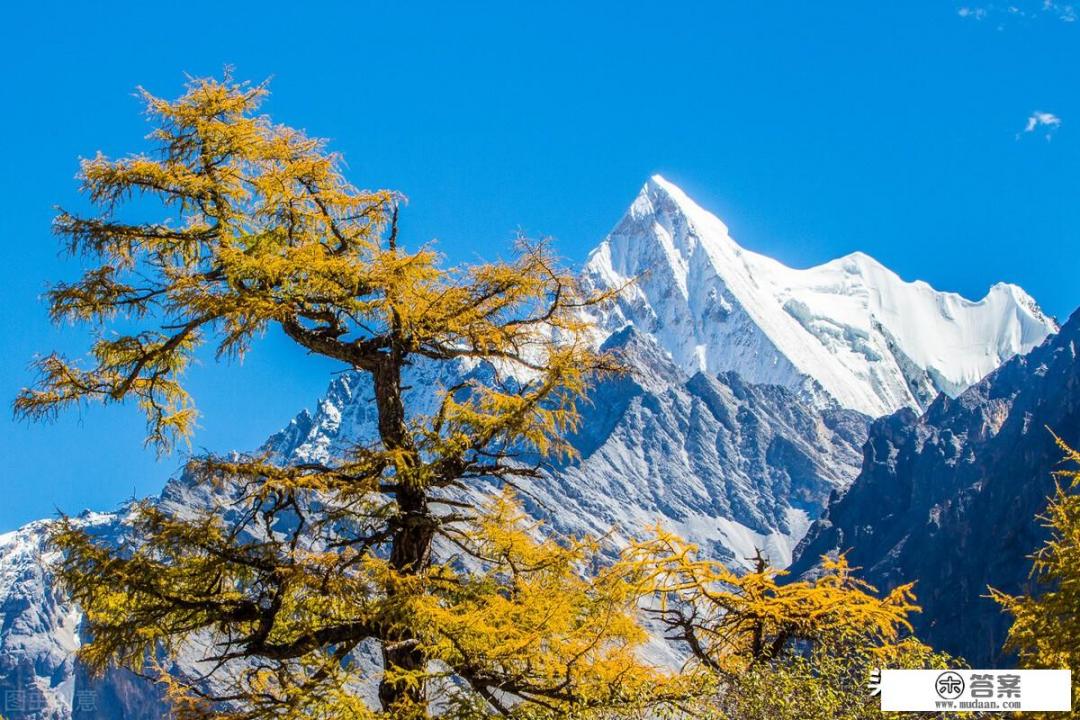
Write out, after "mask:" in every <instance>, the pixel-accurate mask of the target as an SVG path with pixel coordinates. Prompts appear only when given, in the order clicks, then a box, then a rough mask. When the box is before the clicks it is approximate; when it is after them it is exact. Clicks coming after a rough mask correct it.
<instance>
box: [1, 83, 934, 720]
mask: <svg viewBox="0 0 1080 720" xmlns="http://www.w3.org/2000/svg"><path fill="white" fill-rule="evenodd" d="M266 92H267V89H266V87H265V86H262V85H260V86H250V85H246V84H239V83H235V82H233V81H231V80H230V79H228V78H226V79H225V80H224V81H217V80H211V79H199V80H193V81H192V82H191V83H190V84H189V86H188V89H187V92H186V93H185V94H184V95H183V96H182V97H180V98H179V99H177V100H164V99H161V98H158V97H155V96H153V95H150V94H149V93H145V92H144V93H143V98H144V100H145V102H146V105H147V110H148V114H149V116H150V118H151V119H152V121H154V122H155V125H156V128H155V130H154V132H153V133H152V134H151V139H152V140H153V141H154V142H155V143H156V144H157V147H156V150H155V152H154V153H152V154H142V155H134V156H130V157H127V158H123V159H119V160H115V159H109V158H106V157H103V156H97V157H95V158H92V159H90V160H87V161H85V162H84V163H83V165H82V172H81V177H82V183H83V189H84V191H85V192H86V194H87V195H88V196H89V198H90V200H91V201H92V202H93V203H95V204H96V205H97V208H98V210H99V213H98V214H97V215H95V216H91V217H80V216H76V215H73V214H70V213H67V212H61V213H60V215H59V216H58V217H57V219H56V226H55V227H56V231H57V232H58V233H59V234H60V235H61V236H63V237H64V238H65V239H66V241H67V245H68V248H69V250H71V252H73V253H78V254H80V255H84V256H85V257H86V258H87V261H88V264H89V265H90V267H89V268H88V269H87V270H86V271H85V272H84V274H83V275H82V277H81V278H80V279H79V280H77V281H75V282H72V283H61V284H59V285H57V286H55V287H54V288H53V290H52V291H51V292H50V294H49V301H50V312H51V314H52V317H53V318H54V320H56V321H73V322H81V323H88V324H89V325H90V327H91V330H92V332H93V335H94V338H95V339H94V342H93V346H92V352H91V355H90V363H89V366H88V367H80V366H79V364H77V363H75V362H72V361H70V360H68V359H66V358H63V357H61V356H60V355H57V354H52V355H48V356H46V357H45V358H44V359H42V360H41V361H39V363H38V369H39V371H40V374H41V377H40V381H39V382H38V384H37V385H36V386H34V387H32V388H28V389H25V390H24V391H23V392H22V393H21V394H20V395H19V397H18V399H17V400H16V410H17V411H18V412H19V413H21V414H23V415H26V416H30V417H41V416H47V415H49V414H51V413H54V412H56V411H57V410H59V409H60V408H63V407H65V406H69V405H73V404H78V403H82V402H88V401H101V402H106V403H113V402H117V403H119V402H124V401H127V400H133V401H134V402H135V403H136V404H137V405H138V406H139V407H140V408H141V410H142V412H143V413H144V414H145V416H146V420H147V425H148V440H149V441H150V442H152V443H154V444H156V445H157V446H158V447H159V448H161V449H162V450H167V449H169V448H170V446H171V445H172V444H173V443H174V442H175V441H176V440H178V439H184V438H187V437H188V436H189V435H190V433H191V431H192V429H193V427H194V422H195V417H196V416H195V410H194V405H193V402H192V399H191V398H190V397H189V396H188V395H187V393H186V392H185V390H184V387H183V384H182V379H183V374H184V372H185V370H186V368H187V367H188V365H189V364H190V363H191V362H192V360H193V358H194V357H195V354H196V352H198V350H199V348H200V347H202V346H203V345H204V344H211V345H212V346H213V347H215V349H216V351H217V354H218V355H219V356H229V355H237V354H242V353H244V352H246V351H248V349H249V348H250V346H251V345H252V341H253V339H254V338H255V337H256V335H258V334H261V333H262V332H263V331H265V330H267V329H268V328H272V327H277V328H279V329H280V330H282V331H283V332H284V333H285V335H287V336H288V337H289V338H290V339H292V340H293V341H294V342H296V343H297V344H298V345H299V346H301V347H302V348H304V349H305V350H307V351H309V352H311V353H315V354H319V355H322V356H324V357H327V358H331V359H333V360H335V361H338V362H340V363H341V364H342V365H343V366H344V367H345V368H347V369H351V370H353V371H355V372H357V373H360V374H362V375H364V376H365V378H366V380H368V381H370V383H371V388H372V390H373V395H374V402H373V410H374V414H375V416H376V425H377V430H378V433H377V439H376V440H375V441H374V442H372V443H370V444H367V445H356V446H354V447H349V448H345V449H344V450H343V451H342V452H341V453H340V455H339V456H337V457H333V458H329V459H327V460H325V461H322V462H315V461H311V462H303V463H297V464H293V465H282V464H281V461H282V458H276V457H271V456H269V455H266V454H257V455H250V456H245V455H233V456H229V457H225V458H215V457H203V458H196V459H194V460H192V461H191V462H190V463H189V464H188V467H187V469H186V473H187V478H186V480H187V482H190V483H192V484H194V485H196V486H198V487H199V488H200V489H201V490H204V491H205V492H206V493H208V495H209V496H210V497H213V498H214V499H215V500H216V501H217V502H218V504H219V505H220V508H219V510H220V512H218V513H214V512H210V511H200V510H197V509H195V508H184V509H182V510H180V511H178V509H176V508H168V507H167V506H165V505H155V504H152V503H138V504H135V505H133V506H132V507H131V508H130V516H129V523H128V530H129V538H128V541H127V542H126V543H125V544H124V545H123V546H122V547H120V548H115V547H110V546H108V545H106V544H103V543H101V542H100V541H99V540H98V539H97V538H96V537H95V536H94V535H93V532H92V529H86V528H84V527H82V526H81V525H80V524H79V523H78V522H75V521H71V520H68V519H66V518H65V519H62V520H61V521H60V522H59V523H58V524H57V526H56V530H55V532H54V534H53V542H54V544H55V546H56V548H57V549H59V550H60V551H61V555H62V560H61V561H60V566H59V577H60V579H61V581H62V582H63V584H64V586H65V587H66V588H67V590H68V591H69V592H70V593H71V594H72V596H73V598H74V599H75V600H76V601H77V602H78V603H79V604H80V605H81V606H82V608H83V609H84V611H85V613H86V618H87V624H88V629H89V632H90V635H91V637H92V640H91V641H90V642H88V643H86V644H84V645H83V647H82V648H81V650H80V656H81V658H82V660H83V661H84V662H86V663H87V665H88V666H89V667H90V669H91V670H94V671H102V670H104V669H105V668H106V667H108V666H110V665H122V666H125V667H129V668H133V669H136V670H142V671H144V672H147V673H149V674H151V675H154V676H156V677H158V679H159V680H160V681H161V682H162V683H163V684H164V686H165V689H166V692H167V695H168V698H169V699H170V701H171V703H172V705H173V708H174V711H175V713H176V715H177V717H179V718H182V719H184V720H194V719H195V718H207V717H216V718H221V719H223V720H257V719H263V718H282V719H292V718H296V719H297V720H299V719H300V718H304V719H309V718H327V719H329V718H340V717H354V718H360V719H361V720H363V719H364V718H374V717H384V718H388V717H393V718H402V719H406V718H425V717H428V715H429V712H430V709H431V708H430V701H432V700H437V704H438V706H439V707H440V708H441V709H442V710H443V711H444V716H445V717H447V718H454V717H457V718H480V717H486V716H489V715H490V714H492V713H495V714H499V715H503V716H507V717H516V718H522V719H525V718H536V719H539V718H550V719H552V720H554V719H555V718H577V719H579V720H607V719H609V718H610V719H614V718H642V719H644V718H659V717H676V716H684V715H685V714H686V713H689V712H696V711H695V710H694V707H693V706H694V704H695V703H697V702H698V701H699V700H701V699H704V702H705V703H706V704H705V706H704V707H706V708H708V707H709V705H708V703H709V702H711V699H713V698H715V697H717V693H718V692H719V693H724V692H727V691H728V690H730V689H731V688H732V687H734V686H733V685H732V684H731V677H732V673H739V672H745V671H747V670H749V669H753V671H754V672H756V673H757V672H764V671H765V670H766V668H768V667H773V666H774V664H775V663H778V662H781V661H785V662H786V661H788V660H790V659H792V658H795V657H797V656H798V653H794V652H793V650H792V648H793V647H795V646H796V645H797V644H808V645H810V646H813V647H814V648H816V649H817V650H822V649H824V650H827V652H828V653H830V655H829V656H830V657H843V656H844V655H843V653H847V652H855V651H861V649H864V648H869V649H870V651H872V652H874V653H877V654H878V656H881V657H884V656H885V655H887V654H888V653H892V652H895V651H897V650H898V648H900V647H902V646H903V644H904V642H905V641H903V640H902V639H901V636H902V632H903V631H904V630H905V629H906V628H907V621H906V616H907V614H908V613H909V612H911V611H913V610H915V609H916V608H915V607H914V605H913V604H912V596H911V588H910V586H902V587H900V588H898V589H896V590H894V591H893V592H892V593H890V594H888V595H887V596H886V597H885V598H883V599H879V598H876V597H875V596H874V595H873V591H872V588H869V587H868V586H866V585H864V584H862V583H860V582H859V581H857V580H856V579H855V578H854V577H853V575H852V573H851V569H850V568H849V567H848V566H847V564H846V561H845V560H844V558H843V557H841V558H839V559H837V560H836V561H833V562H831V563H828V564H827V565H826V568H825V574H824V576H823V577H822V578H821V579H819V580H818V581H816V582H814V583H807V582H792V583H782V582H779V580H778V576H779V573H777V572H775V571H773V570H770V569H769V568H767V567H766V566H765V563H764V562H763V561H762V562H761V563H760V565H759V567H758V568H757V569H756V570H755V571H753V572H750V573H746V574H742V575H740V574H736V573H734V572H731V571H730V570H728V569H727V568H725V567H724V566H722V565H720V564H718V563H716V562H713V561H710V560H707V559H702V558H700V557H699V554H698V552H697V550H696V548H694V547H693V546H691V545H687V544H686V543H684V542H683V541H681V540H680V539H678V538H676V537H674V536H672V535H670V534H667V533H663V532H658V533H657V535H656V537H654V538H653V539H651V540H649V541H645V542H641V543H637V544H634V545H632V546H631V547H630V548H629V549H627V550H626V552H625V553H623V554H622V555H621V556H620V557H618V558H617V559H615V557H614V556H616V555H618V553H616V552H614V550H613V549H612V548H610V547H607V548H605V547H602V544H601V543H600V542H599V541H598V540H596V539H589V538H580V539H576V540H566V539H557V538H554V537H551V536H550V534H549V533H548V532H547V531H546V530H545V528H543V527H542V526H539V525H538V524H536V523H534V522H531V521H530V520H528V518H527V517H526V515H525V514H524V512H523V511H522V509H521V507H520V506H519V504H518V503H517V501H516V500H515V499H514V497H513V495H511V494H510V493H509V491H507V490H506V489H505V488H506V487H507V486H509V487H513V486H515V480H516V479H518V478H522V477H535V476H537V475H538V474H540V473H542V472H544V469H543V462H544V460H545V458H548V457H552V456H556V457H560V456H561V457H567V456H568V455H571V454H572V447H571V446H570V444H569V443H568V442H567V441H566V439H565V438H566V435H567V433H569V432H572V431H573V430H575V429H576V428H577V427H578V422H579V419H580V417H579V414H578V411H577V407H576V406H577V402H578V401H579V400H580V398H581V396H582V394H583V393H584V392H585V390H586V389H587V387H588V385H589V383H590V382H591V381H592V379H593V377H594V376H595V375H596V374H598V373H605V372H611V371H616V370H618V365H617V363H616V362H615V361H614V360H613V359H612V358H610V357H608V356H607V355H604V354H602V353H599V352H598V351H597V350H596V349H595V347H594V345H593V344H592V338H591V336H590V327H589V326H588V324H587V322H586V320H585V317H586V314H585V313H583V312H582V309H583V308H585V307H587V306H590V305H593V304H596V303H601V302H605V301H606V300H608V299H609V296H608V295H606V294H605V295H593V294H590V293H589V292H587V291H586V290H585V289H583V288H582V287H580V286H579V285H578V283H577V282H576V280H575V279H574V278H573V277H572V276H571V275H569V274H568V273H567V272H565V271H564V270H562V269H560V267H559V264H558V262H557V259H556V258H554V257H553V256H552V255H551V253H550V251H549V249H548V248H547V247H546V246H545V245H544V244H542V243H529V242H526V241H522V242H520V243H519V244H518V246H517V247H516V248H515V255H514V257H513V258H512V259H511V260H509V261H506V262H501V261H500V262H491V263H484V264H477V265H473V266H468V267H458V268H448V267H444V265H443V260H442V258H441V257H440V256H439V255H438V253H436V252H435V251H434V250H433V249H432V248H430V247H423V246H421V247H419V249H414V250H411V251H410V250H406V249H405V248H404V247H403V245H402V244H401V243H400V242H399V237H398V225H397V219H398V210H399V203H400V199H401V198H400V197H399V196H398V195H396V194H395V193H393V192H389V191H383V190H379V191H366V190H359V189H356V188H354V187H353V186H352V185H350V184H349V183H348V182H347V181H346V179H345V178H344V176H343V175H342V172H341V162H340V159H339V158H338V157H337V156H335V155H334V154H332V153H330V152H328V151H327V149H326V147H325V143H324V142H323V141H321V140H317V139H312V138H308V137H306V136H305V135H303V134H302V133H300V132H298V131H296V130H293V129H291V128H288V127H285V126H282V125H278V124H275V123H273V122H271V120H270V119H269V118H267V117H266V116H265V115H261V114H259V113H258V108H259V104H260V102H261V100H262V99H263V98H264V97H265V95H266ZM134 196H145V199H147V200H150V199H156V200H157V201H159V205H160V210H161V216H160V217H159V219H158V220H156V221H154V222H136V221H127V220H125V219H124V218H125V215H124V212H123V211H124V208H125V207H126V203H127V202H128V201H129V200H130V199H131V198H132V197H134ZM140 212H141V213H142V212H145V211H144V209H143V207H140ZM95 263H96V264H95ZM133 328H134V329H133ZM461 362H467V363H471V364H473V365H479V366H481V367H482V368H483V369H484V370H485V372H486V374H484V373H478V374H474V375H472V376H468V377H473V378H476V377H485V378H486V379H485V380H483V381H480V380H476V379H469V380H465V381H462V382H461V383H460V384H457V385H453V386H451V387H430V388H418V389H415V390H416V391H418V392H424V391H427V392H429V393H431V396H430V397H428V398H425V401H424V403H423V405H424V407H428V408H435V409H434V411H432V412H431V413H430V415H423V414H421V413H419V412H417V411H416V408H415V407H410V397H412V396H410V395H408V394H406V393H405V392H404V388H403V372H404V371H405V369H406V368H408V367H409V366H410V365H414V364H417V363H426V364H431V365H433V366H435V367H436V368H437V367H438V366H440V365H441V366H444V367H446V366H449V367H450V368H451V370H450V371H449V372H447V373H445V374H444V376H447V377H452V376H454V374H455V372H456V371H454V370H453V368H454V367H455V364H457V363H461ZM457 374H458V375H461V373H457ZM239 419H240V420H241V421H242V420H243V419H242V418H239ZM500 487H502V488H503V491H501V492H500V491H499V490H498V488H500ZM483 498H487V500H483ZM643 617H648V618H649V619H650V621H655V622H659V623H660V624H661V626H664V627H666V628H667V630H669V631H670V633H669V635H670V636H671V637H672V639H674V640H675V641H676V642H679V643H684V644H685V645H686V646H688V647H689V649H690V652H691V654H692V656H693V657H694V658H695V660H696V663H693V664H691V666H688V667H687V668H684V670H683V672H681V673H670V672H667V671H663V670H661V669H658V668H656V667H652V666H651V665H650V664H649V663H647V662H644V661H643V660H642V650H643V646H644V645H645V643H646V642H647V641H649V639H650V638H649V636H648V635H647V634H646V631H645V629H644V627H645V623H644V622H643ZM182 649H186V650H187V651H188V652H198V653H201V657H202V659H203V660H204V663H203V665H202V667H203V668H205V669H206V670H207V671H208V673H209V675H210V679H211V680H212V681H213V682H210V683H205V682H202V681H201V679H200V678H190V677H181V676H178V675H175V674H173V673H172V672H171V668H172V667H173V664H172V663H171V659H172V658H174V657H175V656H176V654H177V653H179V652H180V651H181V650H182ZM373 650H374V651H376V652H377V653H378V655H379V657H380V658H381V661H382V666H383V669H382V671H381V672H379V673H377V676H375V677H371V676H370V675H369V673H370V672H371V670H370V668H371V665H372V664H371V662H370V661H369V662H363V661H362V658H363V657H364V656H365V655H367V656H370V653H371V652H372V651H373ZM817 650H816V651H817ZM781 669H782V668H781ZM375 684H377V685H378V700H379V707H377V708H371V707H368V706H367V704H366V703H365V702H364V700H363V699H362V697H363V694H362V690H363V688H364V687H365V686H368V687H370V686H371V685H375ZM731 697H734V696H731ZM705 714H706V715H708V714H709V712H708V711H706V712H705Z"/></svg>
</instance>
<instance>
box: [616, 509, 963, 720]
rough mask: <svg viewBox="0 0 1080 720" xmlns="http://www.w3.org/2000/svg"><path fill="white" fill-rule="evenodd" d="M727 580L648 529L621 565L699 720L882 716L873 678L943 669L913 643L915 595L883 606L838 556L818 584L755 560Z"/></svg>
mask: <svg viewBox="0 0 1080 720" xmlns="http://www.w3.org/2000/svg"><path fill="white" fill-rule="evenodd" d="M750 560H752V561H753V565H752V567H751V568H750V569H749V570H748V571H746V572H735V571H733V570H731V569H730V568H728V567H727V566H725V565H724V564H723V563H720V562H717V561H715V560H712V559H709V558H707V557H703V556H702V553H701V552H700V550H699V548H697V547H696V546H694V545H692V544H689V543H687V542H685V541H684V540H682V539H680V538H679V537H678V536H676V535H673V534H671V533H670V532H667V531H665V530H664V529H662V528H655V532H654V535H653V537H652V538H650V539H648V540H645V541H642V542H638V543H635V544H633V545H632V546H631V547H630V548H629V549H628V550H627V551H625V552H624V553H623V557H622V559H621V561H620V564H619V566H620V567H621V568H622V571H623V572H624V573H625V574H626V576H627V577H628V578H632V579H631V580H630V582H632V583H634V584H637V585H638V587H639V591H640V593H641V595H642V597H643V598H645V599H646V601H645V602H643V609H644V612H645V613H647V614H650V615H652V616H653V618H654V622H655V625H656V626H658V627H659V628H660V629H661V630H662V631H663V632H664V634H665V637H666V638H667V639H668V640H671V641H674V642H676V643H678V644H679V645H680V646H682V647H683V648H685V649H686V651H687V656H688V660H687V663H686V665H685V666H684V668H683V676H684V681H685V678H687V677H696V678H698V680H697V681H696V682H695V683H694V685H695V686H696V687H697V688H698V689H699V692H698V693H697V695H696V696H695V698H694V700H693V703H692V706H693V708H694V711H695V712H696V713H697V714H698V715H699V716H701V717H719V718H731V719H732V720H789V719H790V720H817V719H819V718H820V720H833V719H841V720H863V719H866V718H878V717H884V716H883V715H882V713H881V711H880V704H879V700H878V698H876V697H874V696H873V695H871V694H870V692H869V682H870V673H871V671H872V670H874V669H875V668H883V667H891V668H901V667H907V668H920V667H942V668H944V667H948V666H949V663H950V661H951V660H952V659H951V658H948V657H947V656H945V655H943V654H940V653H936V652H934V651H933V650H932V649H931V648H930V647H929V646H927V645H925V644H923V643H922V642H920V641H919V640H918V639H917V638H915V637H914V636H913V635H912V634H911V624H910V622H909V620H908V617H909V615H910V614H911V613H913V612H917V611H918V610H919V608H918V606H916V605H915V596H914V592H913V584H911V583H908V584H903V585H900V586H898V587H896V588H894V589H893V590H892V591H890V592H888V593H886V594H885V595H884V596H882V595H879V594H878V592H877V590H876V589H875V588H874V587H872V586H871V585H869V584H867V583H866V582H864V581H862V580H860V579H859V578H858V577H857V576H856V575H855V570H856V568H852V567H850V566H849V564H848V562H847V559H846V557H845V556H844V555H839V556H838V557H835V558H829V557H823V558H822V565H821V572H820V576H819V577H818V578H817V579H815V580H812V581H810V580H795V581H787V582H783V581H782V576H783V575H784V572H783V571H781V570H777V569H775V568H772V567H770V566H769V564H768V561H767V558H765V557H764V556H763V555H762V554H761V553H760V551H759V552H758V553H757V555H756V557H754V558H750Z"/></svg>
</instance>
